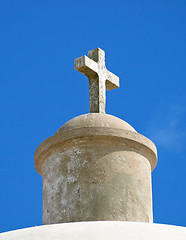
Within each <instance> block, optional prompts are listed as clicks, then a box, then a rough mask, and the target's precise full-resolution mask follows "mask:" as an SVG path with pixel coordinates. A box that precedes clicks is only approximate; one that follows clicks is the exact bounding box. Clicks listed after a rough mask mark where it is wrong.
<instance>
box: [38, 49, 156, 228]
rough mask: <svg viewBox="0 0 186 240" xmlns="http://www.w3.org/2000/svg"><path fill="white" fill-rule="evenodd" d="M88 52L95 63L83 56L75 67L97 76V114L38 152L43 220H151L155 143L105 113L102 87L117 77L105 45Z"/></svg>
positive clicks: (92, 98) (72, 125) (64, 130)
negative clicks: (108, 62) (107, 64)
mask: <svg viewBox="0 0 186 240" xmlns="http://www.w3.org/2000/svg"><path fill="white" fill-rule="evenodd" d="M89 56H90V57H91V58H92V59H93V60H94V61H95V62H91V61H92V59H91V58H90V59H89V58H88V57H86V56H84V57H82V58H80V59H78V60H77V64H76V65H75V67H76V69H78V70H79V71H81V72H83V73H84V74H86V75H87V76H88V77H89V78H90V79H91V81H93V83H94V78H95V79H96V84H97V85H95V86H94V87H93V84H92V83H91V84H90V86H91V89H90V91H89V92H90V101H92V102H91V104H90V110H91V111H93V113H89V114H85V115H81V116H78V117H76V118H73V119H71V120H70V121H69V122H67V123H66V124H64V125H63V126H62V127H61V128H60V129H59V130H58V131H57V132H56V133H55V134H54V135H53V136H52V137H50V138H48V139H47V140H45V141H44V142H43V143H42V144H41V145H40V146H39V147H38V148H37V150H36V152H35V156H34V158H35V166H36V169H37V171H38V172H39V174H41V175H42V177H43V224H52V223H66V222H80V221H107V220H108V221H136V222H152V221H153V213H152V186H151V171H152V170H153V169H154V168H155V166H156V163H157V150H156V147H155V145H154V144H153V143H152V142H151V141H150V140H149V139H148V138H146V137H144V136H143V135H141V134H139V133H137V132H136V131H135V130H134V128H133V127H131V126H130V125H129V124H128V123H126V122H125V121H123V120H121V119H119V118H117V117H114V116H112V115H108V114H105V113H104V107H105V97H104V96H103V93H104V91H105V90H104V89H102V88H101V87H100V86H103V84H106V87H107V89H108V90H111V89H113V88H114V87H116V86H119V79H118V78H117V77H116V76H115V75H112V74H111V73H110V72H108V70H107V69H106V67H105V66H104V64H103V61H104V54H103V51H102V50H100V49H95V50H92V51H90V52H89ZM89 61H90V62H89ZM100 61H101V67H100V66H99V64H100ZM87 69H88V70H87ZM90 69H92V70H90ZM93 71H97V72H96V74H97V76H96V77H95V75H94V74H92V72H93ZM109 74H110V75H109ZM90 79H89V80H90ZM113 79H114V81H115V82H114V81H112V80H113ZM99 81H102V83H101V85H99ZM108 81H110V83H109V84H108V83H106V82H108ZM98 90H99V91H98ZM102 90H103V91H102ZM94 91H96V94H95V96H96V97H95V96H94V94H93V93H94ZM97 91H98V92H97ZM100 95H101V97H100ZM97 96H98V97H97ZM102 99H103V101H102Z"/></svg>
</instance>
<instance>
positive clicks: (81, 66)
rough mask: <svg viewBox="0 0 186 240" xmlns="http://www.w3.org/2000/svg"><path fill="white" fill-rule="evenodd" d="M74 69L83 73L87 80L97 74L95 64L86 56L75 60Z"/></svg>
mask: <svg viewBox="0 0 186 240" xmlns="http://www.w3.org/2000/svg"><path fill="white" fill-rule="evenodd" d="M74 67H75V69H76V70H77V71H79V72H81V73H83V74H84V75H85V76H87V77H88V78H89V77H94V76H95V75H96V74H97V73H98V66H97V63H96V62H95V61H93V60H92V59H90V58H88V57H87V56H82V57H80V58H76V59H75V62H74Z"/></svg>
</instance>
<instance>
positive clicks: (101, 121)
mask: <svg viewBox="0 0 186 240" xmlns="http://www.w3.org/2000/svg"><path fill="white" fill-rule="evenodd" d="M89 127H96V128H99V127H100V128H110V129H122V130H125V131H131V132H135V133H136V130H135V129H134V128H133V127H132V126H131V125H130V124H128V123H127V122H125V121H123V120H122V119H120V118H117V117H115V116H113V115H109V114H102V113H88V114H84V115H80V116H78V117H75V118H73V119H71V120H70V121H68V122H67V123H65V124H64V125H63V126H62V127H61V128H60V129H59V130H58V131H57V133H56V134H59V133H62V132H64V131H67V130H73V129H78V128H89Z"/></svg>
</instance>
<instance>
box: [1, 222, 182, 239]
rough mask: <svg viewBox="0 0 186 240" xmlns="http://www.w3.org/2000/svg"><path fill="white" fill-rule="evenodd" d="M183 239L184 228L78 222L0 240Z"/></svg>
mask: <svg viewBox="0 0 186 240" xmlns="http://www.w3.org/2000/svg"><path fill="white" fill-rule="evenodd" d="M54 239H55V240H105V239H106V240H184V239H186V228H185V227H178V226H171V225H164V224H154V223H136V222H119V221H117V222H111V221H110V222H79V223H64V224H53V225H45V226H40V227H32V228H25V229H21V230H16V231H11V232H6V233H1V234H0V240H54Z"/></svg>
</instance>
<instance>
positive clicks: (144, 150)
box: [34, 113, 157, 175]
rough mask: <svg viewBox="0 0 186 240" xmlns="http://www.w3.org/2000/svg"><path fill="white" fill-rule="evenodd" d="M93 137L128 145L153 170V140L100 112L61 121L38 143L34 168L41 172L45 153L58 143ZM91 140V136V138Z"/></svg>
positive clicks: (68, 142) (115, 118)
mask: <svg viewBox="0 0 186 240" xmlns="http://www.w3.org/2000/svg"><path fill="white" fill-rule="evenodd" d="M93 137H96V138H99V137H104V138H106V139H110V141H112V140H111V139H112V138H113V139H115V138H117V139H118V141H120V142H122V144H123V146H126V145H127V146H128V147H130V148H131V149H133V150H132V151H139V152H140V153H141V154H142V155H145V156H146V157H147V158H148V159H149V162H150V164H151V169H152V170H153V169H154V168H155V166H156V164H157V149H156V146H155V145H154V143H153V142H152V141H151V140H150V139H148V138H146V137H145V136H143V135H141V134H139V133H137V131H136V130H135V129H134V128H133V127H132V126H131V125H130V124H128V123H127V122H125V121H123V120H121V119H119V118H117V117H115V116H112V115H109V114H102V113H88V114H84V115H80V116H78V117H75V118H73V119H71V120H70V121H68V122H67V123H65V124H64V125H63V126H62V127H61V128H60V129H59V130H58V131H57V132H56V133H55V134H54V135H53V136H51V137H49V138H48V139H46V140H45V141H44V142H43V143H41V144H40V145H39V146H38V148H37V149H36V151H35V154H34V159H35V166H36V170H37V171H38V172H39V173H40V174H41V175H42V163H43V161H44V159H45V155H46V154H48V153H50V152H51V151H53V149H55V148H56V147H58V146H59V144H63V143H65V142H66V144H70V145H73V144H74V141H75V142H76V143H77V142H78V141H80V142H81V141H82V139H87V141H88V139H93ZM94 139H95V138H94Z"/></svg>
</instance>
